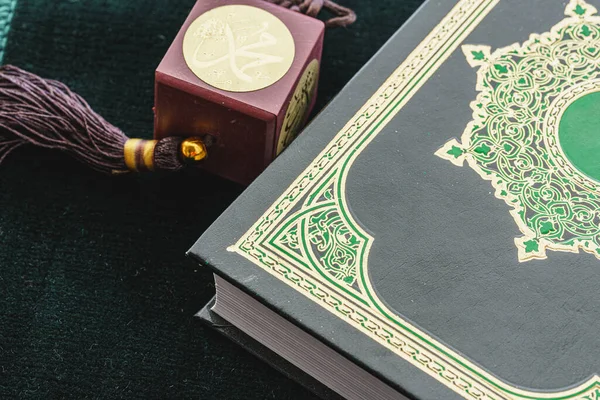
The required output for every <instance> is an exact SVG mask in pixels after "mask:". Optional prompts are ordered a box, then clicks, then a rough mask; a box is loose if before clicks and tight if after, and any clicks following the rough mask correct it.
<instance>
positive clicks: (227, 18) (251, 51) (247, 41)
mask: <svg viewBox="0 0 600 400" xmlns="http://www.w3.org/2000/svg"><path fill="white" fill-rule="evenodd" d="M294 54H295V46H294V38H293V37H292V34H291V33H290V31H289V29H288V28H287V27H286V26H285V24H284V23H283V22H281V20H279V18H277V17H276V16H274V15H273V14H271V13H269V12H267V11H265V10H262V9H260V8H257V7H252V6H245V5H228V6H222V7H217V8H213V9H212V10H210V11H207V12H206V13H204V14H202V15H200V16H199V17H198V18H197V19H196V20H195V21H194V22H192V24H191V25H190V27H189V28H188V30H187V31H186V33H185V36H184V38H183V56H184V58H185V62H186V63H187V65H188V67H189V68H190V69H191V70H192V72H194V74H195V75H196V76H197V77H198V78H200V79H201V80H202V81H204V82H206V83H207V84H209V85H211V86H214V87H216V88H218V89H222V90H227V91H231V92H250V91H253V90H258V89H263V88H265V87H267V86H271V85H272V84H273V83H275V82H277V81H278V80H279V79H281V78H282V77H283V76H284V75H285V74H286V72H287V71H288V70H289V69H290V67H291V65H292V62H293V61H294Z"/></svg>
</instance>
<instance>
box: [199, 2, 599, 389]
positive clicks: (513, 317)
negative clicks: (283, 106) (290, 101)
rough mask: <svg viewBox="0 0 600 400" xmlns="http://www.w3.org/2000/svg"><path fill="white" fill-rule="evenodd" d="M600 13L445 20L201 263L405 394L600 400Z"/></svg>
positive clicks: (331, 118)
mask: <svg viewBox="0 0 600 400" xmlns="http://www.w3.org/2000/svg"><path fill="white" fill-rule="evenodd" d="M598 9H600V0H586V1H584V0H562V1H561V0H460V1H456V0H430V1H428V2H427V3H425V5H424V6H423V7H422V8H421V9H420V10H419V11H418V12H417V14H416V15H415V16H414V17H413V18H412V19H411V20H410V21H409V22H408V23H407V24H405V26H403V27H402V29H400V30H399V31H398V33H397V34H396V35H394V37H393V38H392V39H391V40H390V41H389V42H388V43H387V44H386V45H385V46H384V47H383V48H382V49H381V50H380V52H379V53H378V54H377V55H376V56H375V57H374V59H373V60H372V61H370V62H369V63H368V64H367V65H366V66H365V67H364V68H363V70H362V71H361V72H360V73H359V74H358V75H357V76H356V77H355V78H354V79H353V80H352V81H351V82H350V83H349V84H348V86H347V87H346V88H344V90H343V91H342V92H341V93H340V94H339V95H338V97H337V98H336V99H335V100H334V101H333V102H332V103H331V104H330V105H329V106H328V107H327V108H326V109H325V110H324V111H323V112H322V113H321V114H320V115H319V116H318V117H317V118H316V119H315V120H314V121H313V122H312V123H311V124H310V125H309V127H308V128H307V129H306V130H305V131H304V133H303V134H302V135H301V136H300V137H299V139H298V140H297V141H296V142H294V143H293V144H292V145H291V146H290V148H289V149H288V150H287V151H285V152H284V153H283V154H282V155H281V156H280V157H279V158H278V159H277V160H276V161H275V162H274V163H273V164H272V165H271V167H269V168H268V169H267V171H266V172H265V173H264V174H263V175H262V176H261V177H260V178H259V179H258V180H257V181H256V182H255V183H254V184H253V185H251V187H250V188H249V189H248V190H247V191H246V192H245V193H244V194H243V195H242V196H241V197H240V198H239V199H238V200H237V201H236V202H235V203H234V204H233V205H232V206H231V207H230V208H229V209H228V210H227V211H226V212H225V213H224V214H223V216H222V217H221V218H219V220H218V221H217V222H216V223H215V224H214V225H213V226H212V227H211V229H209V231H208V232H207V233H206V234H205V235H203V237H202V238H200V240H199V241H198V242H197V243H196V245H195V246H194V247H193V248H192V250H191V251H190V253H191V254H192V256H194V257H195V258H197V259H198V260H199V261H200V262H202V263H203V264H205V265H208V266H210V267H211V268H214V269H215V271H216V272H217V273H218V274H220V275H221V276H223V277H225V278H226V279H228V280H229V281H231V282H233V283H235V284H236V285H238V286H239V287H241V288H242V289H244V290H245V291H247V292H248V293H251V294H252V295H253V296H255V297H256V298H257V299H259V300H260V301H261V302H263V303H264V304H267V305H269V306H270V307H271V308H272V309H274V310H276V311H277V312H279V313H280V314H281V315H283V316H285V317H286V318H288V319H289V320H290V321H292V322H294V323H296V324H297V325H298V326H300V327H302V328H303V329H305V330H307V331H309V332H311V333H312V334H313V335H314V336H315V337H317V338H319V339H320V340H321V341H323V342H324V343H326V344H328V345H329V346H331V347H332V348H334V349H336V350H337V351H339V352H340V353H342V354H344V355H345V356H347V357H348V358H350V359H352V360H354V361H355V362H356V363H357V364H359V365H361V366H362V367H363V368H365V369H367V370H368V371H370V372H372V373H373V374H374V375H376V376H377V377H379V378H380V379H382V380H383V381H385V382H387V383H388V384H390V385H391V386H393V387H395V388H397V389H398V390H399V391H401V392H403V393H406V394H408V395H409V396H411V397H415V398H423V399H429V398H435V399H459V398H466V399H489V400H499V399H579V400H598V399H600V377H599V375H600V335H599V334H598V332H600V298H599V296H598V287H599V286H600V15H599V14H598Z"/></svg>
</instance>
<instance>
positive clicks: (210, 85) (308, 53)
mask: <svg viewBox="0 0 600 400" xmlns="http://www.w3.org/2000/svg"><path fill="white" fill-rule="evenodd" d="M323 34H324V24H323V22H321V21H319V20H317V19H314V18H312V17H308V16H305V15H302V14H300V13H297V12H294V11H290V10H288V9H285V8H283V7H280V6H277V5H273V4H270V3H267V2H265V1H263V0H234V1H223V0H201V1H198V2H197V3H196V5H195V6H194V8H193V9H192V11H191V13H190V15H189V16H188V18H187V20H186V21H185V23H184V24H183V27H182V28H181V30H180V31H179V33H178V35H177V37H176V38H175V40H174V41H173V43H172V44H171V46H170V48H169V50H168V51H167V54H166V55H165V57H164V58H163V60H162V62H161V63H160V65H159V66H158V68H157V69H156V83H155V108H154V110H155V118H154V135H155V138H156V139H161V138H164V137H166V136H184V137H190V136H199V137H203V138H204V140H205V142H206V144H207V147H208V157H207V158H206V159H205V160H204V161H202V162H201V166H202V168H205V169H207V170H209V171H211V172H214V173H216V174H218V175H221V176H223V177H226V178H228V179H231V180H234V181H237V182H240V183H244V184H248V183H250V182H251V181H252V180H253V179H254V178H256V176H257V175H258V174H260V172H261V171H262V170H263V169H264V168H265V167H266V166H267V165H268V164H269V163H270V162H271V161H272V160H273V159H274V158H275V157H276V156H277V154H279V153H280V152H281V151H282V150H283V149H284V148H285V146H286V145H287V144H289V142H290V141H291V140H293V138H294V137H295V136H296V135H297V133H298V131H299V130H300V129H301V127H302V125H303V124H304V122H305V121H306V118H307V116H308V114H309V112H310V110H311V108H312V106H313V105H314V100H315V97H316V90H317V80H318V73H319V65H320V62H321V53H322V48H323Z"/></svg>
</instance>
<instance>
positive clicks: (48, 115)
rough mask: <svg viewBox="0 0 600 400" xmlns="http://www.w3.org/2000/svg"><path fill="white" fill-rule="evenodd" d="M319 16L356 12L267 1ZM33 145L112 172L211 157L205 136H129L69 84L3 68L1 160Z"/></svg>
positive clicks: (305, 0)
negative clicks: (103, 116) (135, 137)
mask: <svg viewBox="0 0 600 400" xmlns="http://www.w3.org/2000/svg"><path fill="white" fill-rule="evenodd" d="M265 1H268V2H270V3H274V4H278V5H280V6H282V7H286V8H289V9H291V10H294V11H298V12H302V13H304V14H307V15H309V16H312V17H315V16H316V15H317V14H318V13H319V12H320V11H321V9H322V8H326V9H327V10H329V11H330V12H331V13H333V14H334V15H335V17H333V18H330V19H329V20H328V21H327V22H326V25H327V26H328V27H336V26H347V25H350V24H352V23H353V22H354V21H355V20H356V14H355V13H354V11H352V10H350V9H349V8H346V7H342V6H340V5H338V4H336V3H334V2H333V1H331V0H265ZM25 144H31V145H35V146H38V147H43V148H47V149H57V150H62V151H64V152H66V153H69V154H71V155H72V156H73V157H75V158H76V159H78V160H79V161H81V162H83V163H85V164H87V165H89V166H90V167H91V168H93V169H95V170H97V171H100V172H103V173H106V174H123V173H127V172H139V171H155V170H163V171H178V170H180V169H181V168H183V167H184V166H185V165H187V164H195V163H198V162H199V161H201V160H203V159H204V158H206V156H207V150H206V146H205V144H204V143H203V141H202V138H180V137H168V138H164V139H161V140H144V139H129V138H128V137H127V136H125V134H124V133H123V132H122V131H121V130H120V129H119V128H117V127H115V126H113V125H111V124H110V123H108V122H107V121H106V120H105V119H104V118H102V117H101V116H100V115H98V114H97V113H96V112H94V110H92V108H91V107H90V106H89V104H88V103H87V102H86V101H85V100H84V99H83V98H82V97H81V96H79V95H78V94H76V93H73V92H72V91H71V90H70V89H69V88H68V87H67V86H66V85H65V84H63V83H60V82H58V81H54V80H49V79H43V78H40V77H39V76H37V75H35V74H32V73H30V72H27V71H23V70H22V69H19V68H17V67H15V66H12V65H5V66H1V67H0V164H1V163H2V161H3V160H4V159H5V158H6V156H8V155H9V154H10V153H11V152H12V151H14V150H15V149H17V148H18V147H20V146H22V145H25Z"/></svg>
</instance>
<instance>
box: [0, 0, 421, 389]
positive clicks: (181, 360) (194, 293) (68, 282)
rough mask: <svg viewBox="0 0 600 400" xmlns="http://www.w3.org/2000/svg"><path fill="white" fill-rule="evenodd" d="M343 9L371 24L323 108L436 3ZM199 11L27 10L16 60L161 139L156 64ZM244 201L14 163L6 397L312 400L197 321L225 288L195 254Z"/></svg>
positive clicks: (8, 212)
mask: <svg viewBox="0 0 600 400" xmlns="http://www.w3.org/2000/svg"><path fill="white" fill-rule="evenodd" d="M340 1H341V2H343V3H344V4H345V5H348V6H350V7H352V8H354V9H355V10H356V12H357V14H358V15H359V21H358V22H357V23H356V24H355V25H353V26H351V27H349V28H347V29H337V30H331V31H328V32H327V34H326V39H325V50H324V61H323V65H322V74H321V81H320V98H319V100H318V104H317V109H320V108H322V107H323V106H324V105H325V104H326V103H327V102H328V101H329V100H331V98H332V97H333V96H334V95H335V94H336V93H337V92H338V91H339V90H340V88H341V87H342V86H343V85H344V84H345V83H346V82H347V81H348V80H349V79H350V78H351V77H352V76H353V75H354V74H355V73H356V72H357V71H358V69H359V68H360V67H361V66H362V65H363V64H364V63H365V62H366V61H367V60H368V59H369V58H370V57H371V56H372V55H373V54H374V53H375V51H376V50H377V49H378V48H379V47H380V46H381V45H382V44H383V43H384V42H385V40H386V39H387V38H388V37H389V36H390V35H391V34H392V33H393V32H394V31H395V30H396V29H397V28H398V27H399V26H400V25H401V24H402V23H403V22H404V21H405V20H406V19H407V18H408V17H409V16H410V15H411V14H412V12H413V11H414V10H415V9H416V8H417V7H418V5H419V4H420V3H421V1H420V0H377V1H375V0H371V1H367V0H340ZM192 5H193V1H192V0H179V1H167V0H163V1H158V0H154V1H142V0H127V1H121V0H86V1H83V0H82V1H77V0H69V1H48V0H19V1H18V4H17V10H16V14H15V17H14V19H13V22H12V27H11V31H10V34H9V38H8V44H7V49H6V56H5V60H4V62H5V63H11V64H15V65H18V66H20V67H22V68H26V69H29V70H31V71H33V72H35V73H38V74H41V75H43V76H45V77H49V78H55V79H59V80H62V81H64V82H65V83H67V84H69V85H70V86H71V87H72V88H73V89H74V90H75V91H77V92H79V93H80V94H81V95H83V96H84V97H85V98H86V99H87V100H88V101H89V102H90V104H91V105H92V107H94V108H95V109H96V110H97V111H98V112H100V113H101V114H102V115H104V116H105V117H106V118H107V119H108V120H109V121H111V122H112V123H114V124H115V125H117V126H119V127H121V128H122V129H123V130H124V131H125V132H126V133H127V134H128V135H129V136H134V137H151V136H152V111H151V108H152V103H153V72H154V68H155V67H156V66H157V65H158V63H159V61H160V59H161V57H162V55H163V54H164V52H165V51H166V49H167V47H168V46H169V44H170V41H171V40H172V38H173V37H174V36H175V34H176V33H177V31H178V29H179V26H180V25H181V23H182V22H183V20H184V19H185V17H186V15H187V12H188V11H189V10H190V9H191V7H192ZM399 61H400V60H399ZM242 190H243V188H242V187H240V186H238V185H236V184H233V183H230V182H227V181H225V180H222V179H219V178H216V177H213V176H209V175H206V174H203V173H202V172H198V171H195V172H189V171H188V172H184V173H181V174H176V175H160V174H159V175H148V176H140V177H134V176H127V177H119V178H115V177H106V176H102V175H100V174H97V173H95V172H93V171H90V170H88V169H87V168H86V167H84V166H82V165H80V164H79V163H77V162H75V161H72V160H71V159H69V158H68V157H66V156H64V155H62V154H60V153H56V152H50V151H41V150H37V149H33V148H21V149H20V150H19V151H17V152H15V153H13V154H12V155H11V156H10V157H9V158H8V159H7V160H6V162H5V163H4V164H3V165H1V166H0V298H1V300H0V398H44V399H47V398H50V399H52V398H77V399H88V398H89V399H92V398H94V399H95V398H128V399H129V398H144V399H147V398H152V399H154V398H157V399H158V398H196V399H197V398H202V399H280V398H286V399H288V398H289V399H307V398H313V397H314V396H313V395H311V394H310V393H308V392H307V391H306V390H304V389H303V388H301V387H299V386H298V385H297V384H295V383H294V382H292V381H290V380H288V379H286V378H284V377H283V376H282V375H280V374H278V373H277V372H275V371H274V370H273V369H271V368H270V367H269V366H268V365H266V364H264V363H262V362H260V361H258V360H257V359H255V358H254V357H253V356H251V355H249V354H247V353H246V352H245V351H244V350H242V349H240V348H238V347H236V346H235V345H233V344H232V343H231V342H229V341H228V340H226V339H224V338H222V337H221V336H219V335H218V334H217V333H215V332H213V331H212V330H210V329H208V328H206V327H205V326H203V325H202V324H201V323H200V322H199V321H197V320H196V319H195V318H194V317H193V315H194V314H195V313H196V312H197V311H198V310H199V309H200V308H201V307H202V306H203V305H204V304H205V303H206V302H207V301H208V300H209V299H210V298H211V297H212V295H213V294H214V286H213V280H212V276H211V273H210V272H209V271H208V270H205V269H201V268H199V267H197V266H196V265H195V264H194V263H193V262H192V261H191V260H190V259H187V258H186V257H185V255H184V253H185V252H186V250H187V249H188V248H189V247H190V246H191V245H192V244H193V243H194V241H195V240H196V239H197V237H198V236H199V235H200V234H202V232H203V231H204V230H205V229H206V228H207V227H208V226H209V225H210V223H211V222H212V221H214V220H215V219H216V218H217V216H218V215H219V214H220V213H221V212H222V211H223V210H224V209H225V208H226V207H227V206H228V205H229V204H230V203H231V202H232V201H233V200H234V199H235V197H236V196H237V195H238V194H239V193H240V192H241V191H242Z"/></svg>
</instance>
